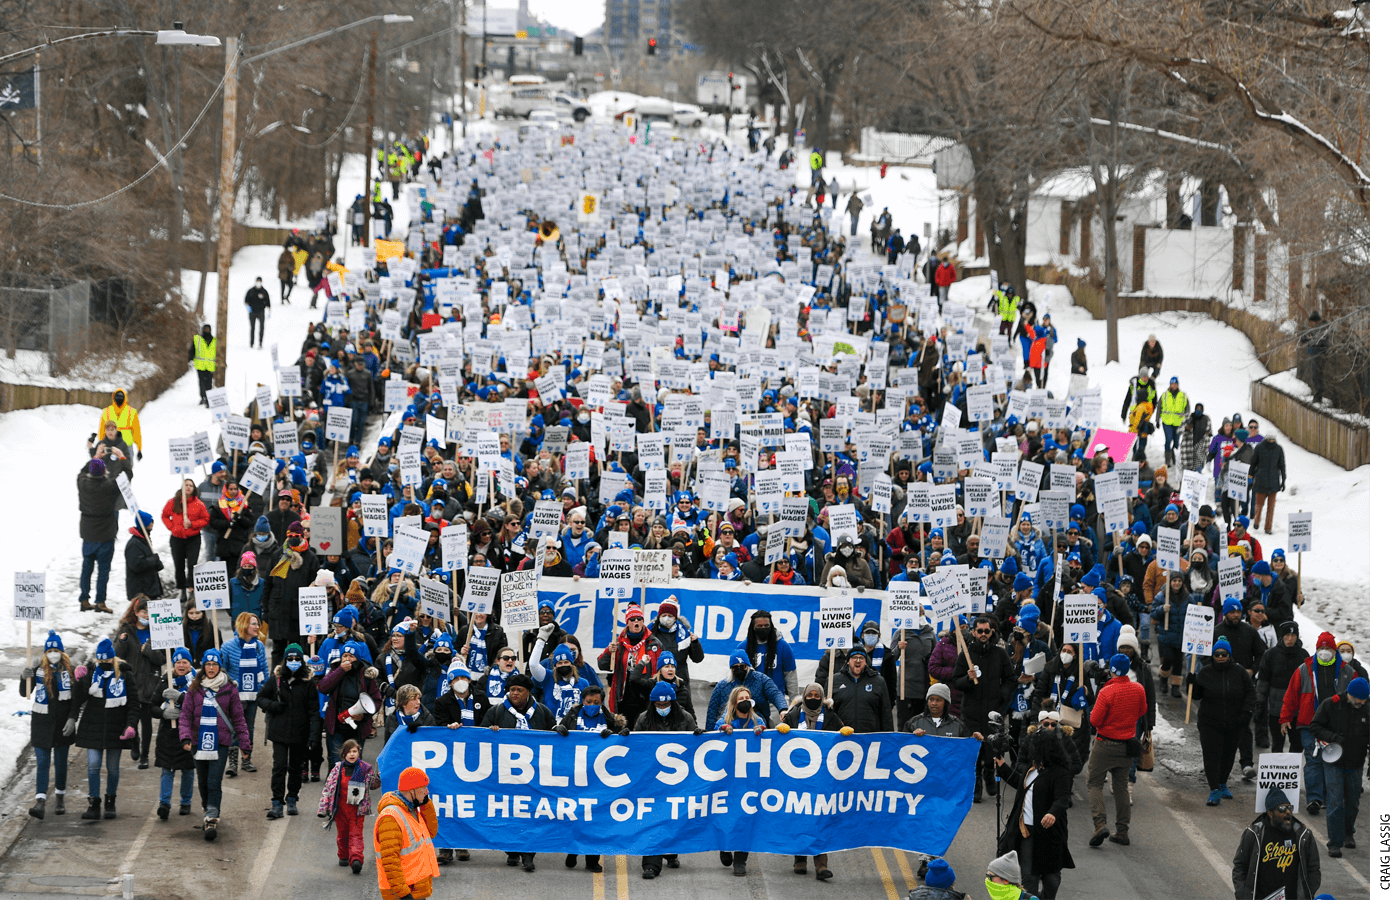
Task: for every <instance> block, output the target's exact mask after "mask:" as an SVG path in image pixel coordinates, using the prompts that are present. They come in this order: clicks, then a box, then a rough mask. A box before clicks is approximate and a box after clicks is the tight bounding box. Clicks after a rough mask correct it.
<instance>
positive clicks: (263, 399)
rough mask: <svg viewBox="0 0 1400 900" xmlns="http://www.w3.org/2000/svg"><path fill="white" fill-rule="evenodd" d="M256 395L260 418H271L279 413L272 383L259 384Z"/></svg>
mask: <svg viewBox="0 0 1400 900" xmlns="http://www.w3.org/2000/svg"><path fill="white" fill-rule="evenodd" d="M254 397H255V398H256V400H257V404H258V418H259V419H270V418H272V417H273V416H274V415H275V414H276V413H277V402H276V398H274V397H273V395H272V385H270V384H260V385H258V386H257V388H256V390H255V391H254Z"/></svg>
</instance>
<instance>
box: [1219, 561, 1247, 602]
mask: <svg viewBox="0 0 1400 900" xmlns="http://www.w3.org/2000/svg"><path fill="white" fill-rule="evenodd" d="M1218 572H1219V575H1220V599H1221V600H1229V599H1230V598H1232V597H1233V598H1234V599H1236V600H1239V601H1241V602H1243V600H1244V560H1242V559H1240V558H1239V557H1238V556H1228V557H1226V558H1225V559H1222V560H1221V561H1220V565H1219V567H1218Z"/></svg>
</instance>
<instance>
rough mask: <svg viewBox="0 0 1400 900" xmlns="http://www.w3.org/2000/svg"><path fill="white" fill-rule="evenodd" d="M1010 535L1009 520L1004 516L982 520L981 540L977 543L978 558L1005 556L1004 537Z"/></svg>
mask: <svg viewBox="0 0 1400 900" xmlns="http://www.w3.org/2000/svg"><path fill="white" fill-rule="evenodd" d="M1010 536H1011V520H1010V519H1007V518H1005V517H1002V518H992V517H990V516H988V517H987V518H985V519H983V520H982V541H981V543H980V544H979V545H978V549H977V556H978V558H979V559H1001V558H1002V557H1004V556H1006V539H1007V538H1009V537H1010Z"/></svg>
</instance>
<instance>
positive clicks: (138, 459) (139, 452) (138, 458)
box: [136, 450, 141, 462]
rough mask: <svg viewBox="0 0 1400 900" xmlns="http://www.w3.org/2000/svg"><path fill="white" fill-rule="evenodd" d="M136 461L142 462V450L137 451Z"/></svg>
mask: <svg viewBox="0 0 1400 900" xmlns="http://www.w3.org/2000/svg"><path fill="white" fill-rule="evenodd" d="M136 461H137V462H140V461H141V451H140V450H137V451H136Z"/></svg>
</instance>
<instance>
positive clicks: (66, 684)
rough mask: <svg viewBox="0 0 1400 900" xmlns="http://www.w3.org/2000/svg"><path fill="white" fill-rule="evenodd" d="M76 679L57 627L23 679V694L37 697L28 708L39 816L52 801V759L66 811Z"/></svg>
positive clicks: (58, 807)
mask: <svg viewBox="0 0 1400 900" xmlns="http://www.w3.org/2000/svg"><path fill="white" fill-rule="evenodd" d="M75 681H77V677H76V675H75V673H74V670H73V662H72V661H71V660H70V659H69V658H68V656H67V654H65V653H64V652H63V638H61V637H59V634H58V632H57V631H50V632H49V634H48V637H46V638H44V655H43V656H42V657H41V662H40V663H39V665H38V666H37V667H36V668H25V669H24V670H23V672H22V673H21V674H20V680H19V695H20V696H21V697H32V698H33V703H32V704H31V706H30V708H29V709H28V710H25V712H27V713H29V743H30V744H31V745H32V746H33V747H34V761H35V762H36V763H37V764H38V766H37V771H36V772H35V779H34V805H33V806H32V807H30V809H29V814H30V815H31V816H33V817H34V818H36V819H42V818H43V817H44V806H45V804H46V803H47V802H48V792H49V761H50V760H53V774H54V780H55V787H56V788H57V793H56V794H55V796H54V813H55V814H57V815H60V816H61V815H63V814H64V813H65V812H66V810H65V809H64V807H63V801H64V792H65V790H66V789H67V787H68V748H69V747H70V746H72V744H73V733H74V731H75V729H73V728H69V727H68V725H69V722H70V719H71V718H72V717H73V716H75V715H77V713H76V712H74V700H75V699H76V695H75V694H74V693H73V686H74V682H75ZM18 714H19V713H16V715H18Z"/></svg>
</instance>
